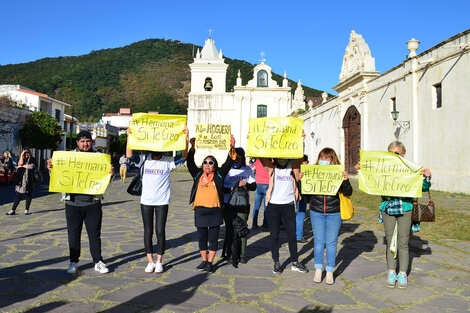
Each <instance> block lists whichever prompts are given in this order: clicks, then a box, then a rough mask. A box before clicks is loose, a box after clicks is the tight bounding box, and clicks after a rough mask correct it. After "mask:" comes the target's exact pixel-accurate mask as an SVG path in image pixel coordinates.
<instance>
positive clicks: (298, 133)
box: [246, 117, 303, 159]
mask: <svg viewBox="0 0 470 313" xmlns="http://www.w3.org/2000/svg"><path fill="white" fill-rule="evenodd" d="M302 124H303V120H302V119H301V118H297V117H261V118H252V119H250V126H249V127H250V136H249V138H248V147H247V151H246V155H247V156H250V157H262V158H280V159H299V158H301V157H302V156H303V138H302Z"/></svg>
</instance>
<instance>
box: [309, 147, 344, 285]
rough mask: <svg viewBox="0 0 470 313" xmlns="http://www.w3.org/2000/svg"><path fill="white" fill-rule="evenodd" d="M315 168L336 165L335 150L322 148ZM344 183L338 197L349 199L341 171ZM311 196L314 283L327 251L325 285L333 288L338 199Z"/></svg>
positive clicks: (339, 217)
mask: <svg viewBox="0 0 470 313" xmlns="http://www.w3.org/2000/svg"><path fill="white" fill-rule="evenodd" d="M315 164H316V165H339V164H340V162H339V159H338V156H337V155H336V152H335V150H333V149H331V148H324V149H322V150H321V151H320V153H319V154H318V158H317V162H316V163H315ZM342 175H343V182H342V183H341V186H340V187H339V190H338V193H339V192H342V193H343V194H344V195H345V196H351V195H352V192H353V189H352V187H351V184H350V183H349V176H348V172H346V171H343V172H342ZM338 193H336V195H334V196H327V195H311V196H310V219H311V221H312V228H313V240H314V245H313V253H314V261H315V276H314V278H313V281H314V282H316V283H320V282H321V280H322V275H323V255H324V253H325V247H326V283H327V284H329V285H332V284H334V278H333V271H334V269H335V266H336V246H337V243H338V234H339V229H340V227H341V222H342V220H341V212H340V207H339V195H338Z"/></svg>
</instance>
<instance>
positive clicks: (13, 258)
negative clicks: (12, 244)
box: [0, 251, 30, 264]
mask: <svg viewBox="0 0 470 313" xmlns="http://www.w3.org/2000/svg"><path fill="white" fill-rule="evenodd" d="M29 254H30V252H29V251H12V252H10V253H7V254H4V255H2V256H1V257H0V263H4V264H14V263H15V262H18V261H20V260H21V259H23V258H24V257H26V256H27V255H29Z"/></svg>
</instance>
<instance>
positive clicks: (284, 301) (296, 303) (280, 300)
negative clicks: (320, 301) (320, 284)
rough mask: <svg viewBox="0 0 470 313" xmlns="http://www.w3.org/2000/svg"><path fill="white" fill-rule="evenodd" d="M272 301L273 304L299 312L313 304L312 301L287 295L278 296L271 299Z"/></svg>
mask: <svg viewBox="0 0 470 313" xmlns="http://www.w3.org/2000/svg"><path fill="white" fill-rule="evenodd" d="M271 301H272V303H276V304H279V305H282V306H284V307H287V308H290V309H291V310H295V311H297V312H299V311H300V310H302V309H303V308H304V307H306V306H309V305H312V304H313V303H312V302H311V301H308V300H307V299H305V298H302V297H299V296H296V295H292V294H286V293H281V294H277V295H276V296H274V297H272V298H271Z"/></svg>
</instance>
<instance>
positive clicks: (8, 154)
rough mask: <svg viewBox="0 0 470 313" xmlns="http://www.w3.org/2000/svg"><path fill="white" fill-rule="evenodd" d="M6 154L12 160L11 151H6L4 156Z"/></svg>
mask: <svg viewBox="0 0 470 313" xmlns="http://www.w3.org/2000/svg"><path fill="white" fill-rule="evenodd" d="M5 153H6V154H7V156H8V157H9V158H11V153H10V151H5V152H3V154H5Z"/></svg>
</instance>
